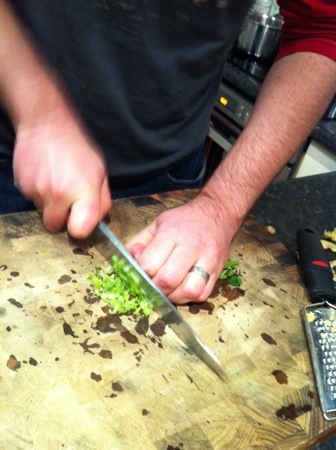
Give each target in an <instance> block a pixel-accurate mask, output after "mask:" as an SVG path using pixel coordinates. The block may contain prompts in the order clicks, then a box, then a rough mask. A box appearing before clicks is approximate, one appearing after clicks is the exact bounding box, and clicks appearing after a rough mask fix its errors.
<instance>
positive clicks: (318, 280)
mask: <svg viewBox="0 0 336 450" xmlns="http://www.w3.org/2000/svg"><path fill="white" fill-rule="evenodd" d="M297 246H298V255H299V263H300V267H301V270H302V274H303V278H304V281H305V283H306V287H307V289H308V292H309V297H310V299H311V301H312V302H313V303H316V302H321V301H329V302H331V303H336V289H335V285H334V281H333V273H332V270H331V267H330V264H329V261H328V258H327V255H326V252H325V250H324V248H323V246H322V244H321V240H320V238H319V236H318V235H317V233H316V232H315V231H314V230H311V229H309V228H300V229H299V230H298V231H297Z"/></svg>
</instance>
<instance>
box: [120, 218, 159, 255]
mask: <svg viewBox="0 0 336 450" xmlns="http://www.w3.org/2000/svg"><path fill="white" fill-rule="evenodd" d="M155 230H156V221H154V222H153V223H152V224H151V225H149V226H148V227H146V228H144V229H143V230H142V231H141V232H140V233H138V234H137V235H136V236H134V237H133V238H132V239H131V240H130V241H129V242H128V243H127V245H126V248H127V250H128V251H129V252H130V253H131V255H133V257H134V258H135V259H138V258H139V256H140V255H141V253H142V252H143V250H144V249H145V247H147V245H148V244H149V243H150V242H151V241H152V240H153V237H154V234H155Z"/></svg>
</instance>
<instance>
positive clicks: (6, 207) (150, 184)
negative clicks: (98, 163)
mask: <svg viewBox="0 0 336 450" xmlns="http://www.w3.org/2000/svg"><path fill="white" fill-rule="evenodd" d="M205 170H206V163H205V158H204V149H203V148H202V149H200V150H198V151H196V152H194V153H193V155H192V156H190V157H189V158H187V159H186V160H185V161H184V162H182V163H181V164H180V165H179V166H177V167H174V168H173V169H171V170H170V171H169V172H167V173H165V174H163V175H159V176H157V177H155V178H151V179H150V180H146V181H141V182H139V183H136V182H132V183H127V184H125V185H120V184H115V183H114V182H113V180H111V179H110V180H109V181H110V187H111V193H112V197H113V198H114V199H115V198H123V197H132V196H136V195H150V194H156V193H159V192H167V191H174V190H183V189H192V188H196V187H199V186H201V184H202V180H203V177H204V174H205ZM32 209H35V207H34V204H33V203H32V202H30V201H29V200H27V199H25V198H24V197H23V195H22V194H21V193H20V191H19V190H18V189H16V187H15V186H14V179H13V170H12V162H11V160H10V159H8V160H7V161H2V160H0V214H9V213H13V212H20V211H29V210H32Z"/></svg>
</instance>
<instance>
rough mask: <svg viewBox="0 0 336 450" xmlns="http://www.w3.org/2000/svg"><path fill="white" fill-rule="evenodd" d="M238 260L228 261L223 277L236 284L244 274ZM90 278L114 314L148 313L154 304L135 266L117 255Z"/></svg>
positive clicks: (143, 314) (220, 276) (233, 284)
mask: <svg viewBox="0 0 336 450" xmlns="http://www.w3.org/2000/svg"><path fill="white" fill-rule="evenodd" d="M238 265H239V261H230V260H229V261H228V262H227V263H226V264H225V266H224V268H223V270H222V272H221V274H220V275H219V279H220V280H228V282H229V283H230V284H231V285H232V286H235V287H239V286H241V285H242V283H243V281H242V278H241V277H240V276H239V274H238V272H237V266H238ZM86 277H87V279H89V280H91V283H92V286H93V292H94V293H95V295H96V296H97V297H98V298H101V299H102V300H103V301H104V302H106V303H107V304H108V306H109V307H110V309H111V312H112V314H126V313H128V312H133V313H134V314H135V315H137V316H146V317H147V316H149V314H150V313H151V312H152V310H153V305H152V303H151V302H150V300H149V299H148V298H147V296H146V293H145V292H144V290H143V289H142V288H141V280H140V278H139V275H138V273H137V272H136V270H135V269H133V267H132V266H131V265H129V264H127V263H126V262H125V261H124V260H122V259H119V258H118V257H117V256H116V255H114V256H112V258H111V264H108V265H106V266H105V267H104V268H101V267H96V268H95V272H94V273H89V274H87V276H86Z"/></svg>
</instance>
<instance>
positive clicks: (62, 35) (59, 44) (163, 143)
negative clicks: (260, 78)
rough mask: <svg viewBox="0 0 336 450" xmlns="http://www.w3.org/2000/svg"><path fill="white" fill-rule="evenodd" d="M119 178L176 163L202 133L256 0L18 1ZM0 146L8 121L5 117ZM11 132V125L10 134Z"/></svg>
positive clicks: (143, 174) (150, 172)
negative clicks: (228, 58)
mask: <svg viewBox="0 0 336 450" xmlns="http://www.w3.org/2000/svg"><path fill="white" fill-rule="evenodd" d="M11 3H12V4H14V5H15V7H16V9H17V12H18V14H19V15H20V16H21V18H22V19H23V20H24V22H25V23H26V25H27V26H28V28H29V29H30V30H31V32H32V34H33V36H34V38H35V39H36V43H37V45H38V47H39V48H40V49H41V51H42V52H43V54H44V56H45V58H46V59H47V60H48V61H49V63H50V64H51V65H52V66H53V67H54V68H55V69H56V70H57V72H58V73H59V74H60V75H61V77H62V78H63V80H64V82H65V85H66V87H67V89H68V92H69V94H70V96H71V97H72V99H73V101H74V103H75V105H76V106H77V108H78V110H79V112H80V114H81V115H82V117H83V119H84V121H85V122H86V124H87V126H88V128H89V130H90V131H91V133H92V135H93V137H94V139H95V140H96V142H97V143H98V145H99V146H100V148H101V149H102V150H103V152H104V154H105V157H106V161H107V165H108V171H109V174H110V175H111V176H112V177H113V178H114V179H115V180H116V181H118V180H121V179H123V180H124V181H125V180H126V179H134V178H138V179H139V178H145V177H150V176H155V175H157V174H160V173H163V172H165V171H166V170H168V169H169V168H171V167H174V166H175V165H177V164H178V162H179V161H181V160H183V159H184V158H185V157H186V156H188V155H190V154H191V153H192V152H193V151H194V150H195V149H197V148H199V147H200V146H201V145H202V144H203V142H204V140H205V137H206V134H207V130H208V125H209V119H210V114H211V111H212V108H213V104H214V100H215V96H216V94H217V91H218V87H219V82H220V79H221V73H222V71H223V65H224V62H225V59H226V55H227V52H228V50H230V48H231V46H232V44H233V41H234V39H235V38H236V37H237V35H238V33H239V29H240V27H241V25H242V22H243V20H244V18H245V16H246V14H247V11H248V9H249V7H250V6H251V0H97V1H92V0H58V1H54V0H25V1H22V0H15V1H14V0H12V2H11ZM0 122H1V123H0V145H1V144H3V142H5V141H6V138H7V140H8V133H10V131H9V128H8V124H6V123H5V122H4V121H3V120H2V121H1V119H0ZM6 133H7V134H6Z"/></svg>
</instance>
